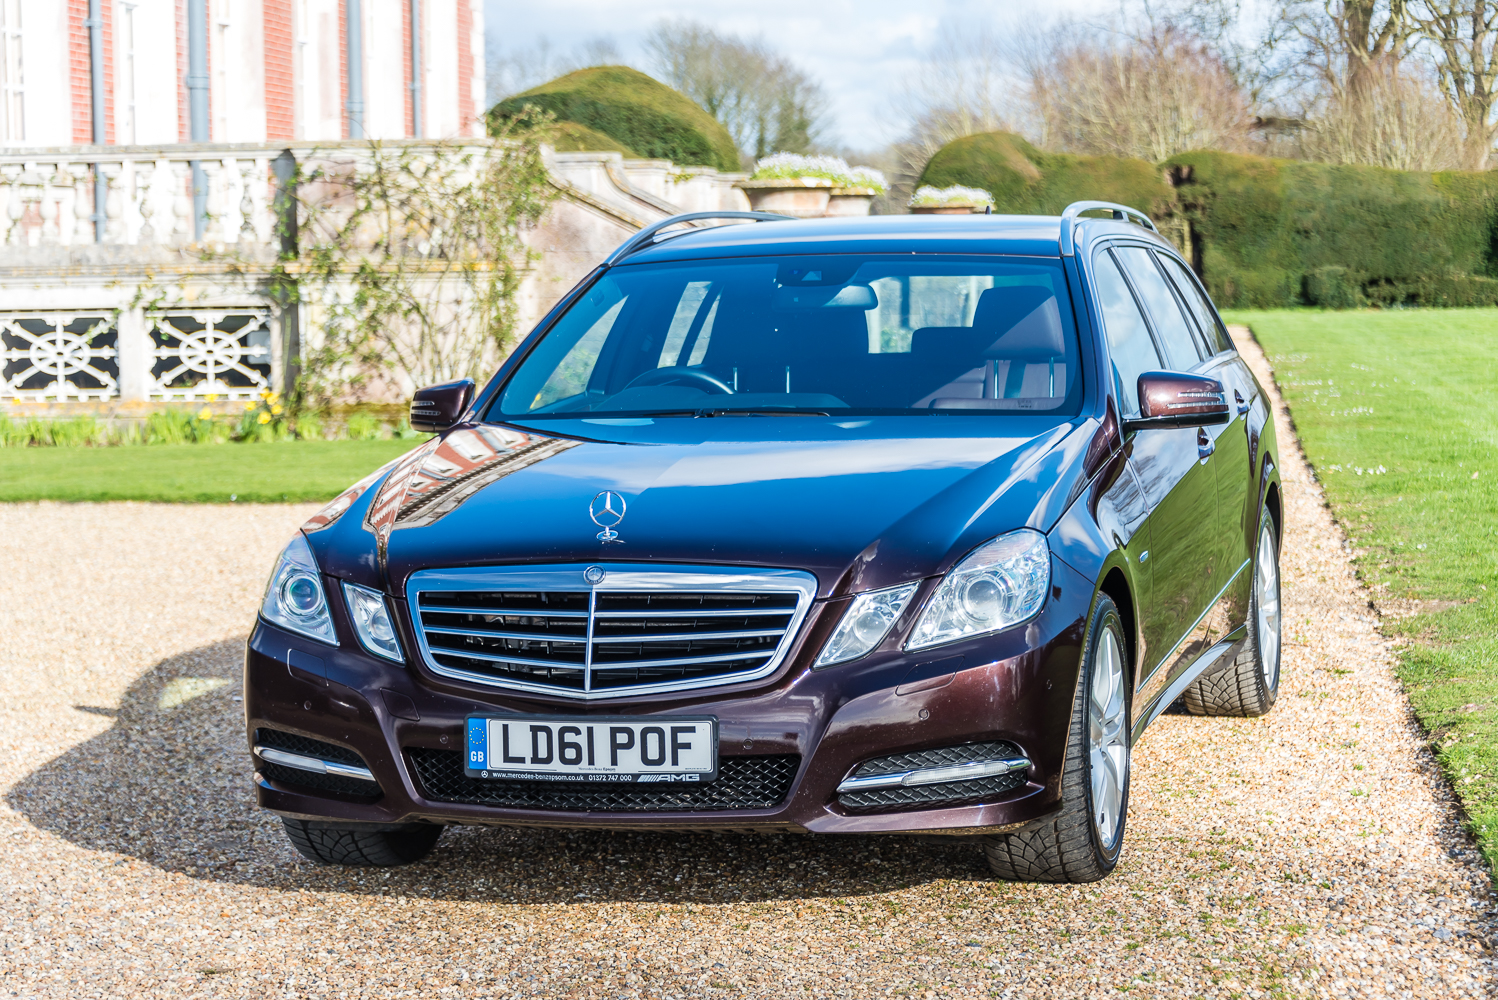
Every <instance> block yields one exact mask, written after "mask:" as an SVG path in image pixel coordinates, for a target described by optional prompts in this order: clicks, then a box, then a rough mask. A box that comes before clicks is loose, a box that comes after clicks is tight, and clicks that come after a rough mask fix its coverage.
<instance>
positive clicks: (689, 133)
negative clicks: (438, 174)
mask: <svg viewBox="0 0 1498 1000" xmlns="http://www.w3.org/2000/svg"><path fill="white" fill-rule="evenodd" d="M527 105H531V106H534V107H538V108H541V109H543V110H545V111H550V112H551V113H553V114H555V115H556V116H557V119H558V120H559V121H562V122H574V123H576V124H578V125H581V126H583V127H584V128H586V129H589V130H591V131H592V132H595V133H598V134H601V135H604V136H607V137H608V138H609V139H611V140H613V141H614V142H615V143H617V144H618V145H619V147H621V148H623V149H626V150H631V151H633V152H634V153H636V154H638V155H640V156H644V157H648V158H651V159H660V160H671V161H673V162H675V163H678V164H681V165H691V166H706V167H716V168H718V169H719V170H738V169H739V166H740V164H739V152H738V148H737V147H736V146H735V145H734V143H733V138H732V137H731V136H730V135H729V134H728V130H727V129H725V128H724V127H723V126H722V125H721V124H719V123H718V121H717V120H716V119H715V118H713V116H712V115H710V114H708V113H707V112H706V111H704V110H702V108H701V107H699V106H698V105H697V104H696V103H695V102H693V101H692V100H691V99H690V98H688V97H686V96H685V95H683V94H680V93H678V92H677V91H675V90H672V89H671V88H670V87H668V86H666V85H665V84H663V83H660V82H658V81H656V80H653V79H651V78H650V77H648V76H646V75H645V74H644V73H641V72H640V71H639V70H634V69H630V68H628V67H627V66H595V67H593V68H592V69H580V70H578V71H577V72H575V73H568V74H567V75H566V76H562V77H558V78H557V79H555V80H552V81H551V82H550V83H543V84H541V86H539V87H532V88H531V89H530V90H527V91H525V92H524V93H522V94H516V95H515V96H514V97H510V98H506V99H505V100H503V101H501V102H499V103H498V104H496V105H495V106H494V107H493V108H491V109H490V111H489V114H490V116H491V117H492V118H495V119H501V118H510V117H515V116H517V115H519V114H520V112H521V111H522V110H523V109H524V108H525V107H526V106H527Z"/></svg>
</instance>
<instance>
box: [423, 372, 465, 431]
mask: <svg viewBox="0 0 1498 1000" xmlns="http://www.w3.org/2000/svg"><path fill="white" fill-rule="evenodd" d="M473 390H474V384H473V379H471V378H464V379H459V380H458V381H456V382H444V383H442V384H441V385H429V386H427V387H426V388H425V389H417V390H416V395H415V396H413V397H411V429H412V430H417V431H422V432H424V433H427V434H436V433H437V432H438V431H445V430H447V429H448V428H449V427H451V426H452V425H453V424H455V423H457V422H458V418H459V417H461V416H462V415H463V411H464V410H466V409H468V404H469V403H470V402H472V401H473Z"/></svg>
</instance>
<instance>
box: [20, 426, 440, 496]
mask: <svg viewBox="0 0 1498 1000" xmlns="http://www.w3.org/2000/svg"><path fill="white" fill-rule="evenodd" d="M420 443H421V442H420V441H401V440H391V441H285V442H279V443H276V444H178V445H173V444H151V445H126V446H121V447H117V448H0V501H15V500H161V501H169V502H170V501H177V502H194V503H230V502H231V501H236V500H237V501H238V502H240V503H278V502H281V501H316V500H329V499H332V498H333V497H334V496H336V495H337V494H338V493H339V492H340V491H342V490H343V488H344V487H346V486H348V485H349V484H350V483H353V482H356V481H358V480H360V479H362V478H364V477H365V476H366V475H368V474H369V473H371V472H373V471H374V470H375V469H377V468H379V467H380V466H381V465H383V464H385V463H386V462H388V461H390V460H391V459H392V458H395V457H396V456H397V455H401V454H404V453H405V452H407V451H410V450H411V449H412V448H414V447H416V445H418V444H420Z"/></svg>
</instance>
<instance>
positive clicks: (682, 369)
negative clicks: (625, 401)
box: [624, 365, 733, 396]
mask: <svg viewBox="0 0 1498 1000" xmlns="http://www.w3.org/2000/svg"><path fill="white" fill-rule="evenodd" d="M672 382H695V383H697V388H699V389H701V390H703V391H704V392H708V393H712V394H715V395H720V396H732V395H733V386H731V385H729V384H728V383H727V382H724V381H723V380H722V379H720V378H719V377H718V376H716V375H713V374H711V373H709V372H705V371H703V370H702V369H701V368H689V367H687V366H686V365H669V366H667V367H665V368H652V369H650V370H649V371H648V372H641V373H640V374H639V375H636V376H635V377H634V378H632V379H630V381H629V384H628V385H626V386H625V387H624V388H625V389H633V388H634V387H635V386H637V385H669V384H670V383H672Z"/></svg>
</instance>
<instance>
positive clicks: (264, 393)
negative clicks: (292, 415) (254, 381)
mask: <svg viewBox="0 0 1498 1000" xmlns="http://www.w3.org/2000/svg"><path fill="white" fill-rule="evenodd" d="M270 397H271V391H270V390H269V389H261V390H260V398H261V399H270Z"/></svg>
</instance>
